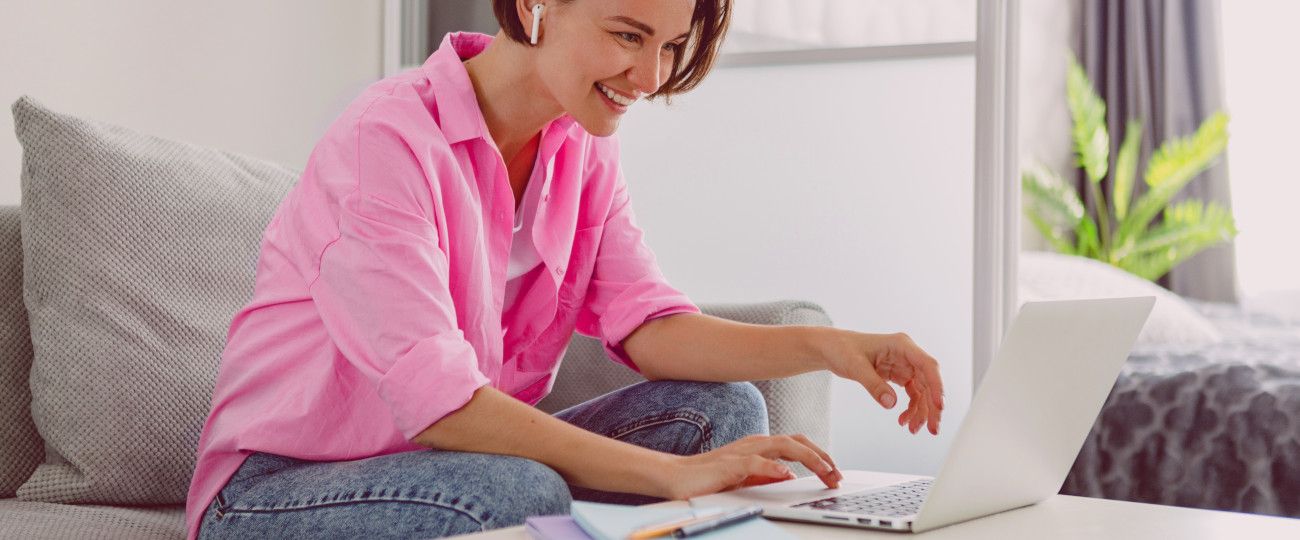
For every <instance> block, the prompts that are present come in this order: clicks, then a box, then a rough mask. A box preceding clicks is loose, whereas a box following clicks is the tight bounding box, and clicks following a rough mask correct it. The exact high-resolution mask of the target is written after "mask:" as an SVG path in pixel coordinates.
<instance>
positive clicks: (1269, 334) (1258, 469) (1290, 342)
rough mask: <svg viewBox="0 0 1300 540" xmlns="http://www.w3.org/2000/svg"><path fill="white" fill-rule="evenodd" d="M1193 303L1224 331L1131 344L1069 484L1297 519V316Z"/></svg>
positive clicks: (1076, 489) (1077, 489) (1084, 490)
mask: <svg viewBox="0 0 1300 540" xmlns="http://www.w3.org/2000/svg"><path fill="white" fill-rule="evenodd" d="M1188 302H1189V303H1190V304H1192V306H1193V307H1195V308H1196V310H1197V311H1199V312H1200V313H1201V314H1202V315H1205V316H1206V317H1207V318H1209V319H1210V320H1211V321H1212V322H1213V323H1214V324H1215V326H1217V327H1218V328H1219V329H1220V330H1221V331H1222V333H1223V334H1224V337H1225V339H1224V340H1223V341H1222V342H1220V343H1216V344H1213V345H1208V346H1200V347H1195V348H1190V347H1178V346H1172V345H1161V346H1149V347H1145V348H1142V349H1135V350H1134V351H1133V352H1132V353H1131V354H1130V356H1129V361H1128V363H1127V364H1126V366H1125V367H1124V370H1123V372H1122V373H1121V374H1120V377H1119V380H1118V382H1116V384H1115V388H1114V389H1113V390H1112V391H1111V394H1110V397H1109V398H1107V401H1106V405H1105V406H1104V407H1103V408H1102V411H1101V414H1100V416H1099V418H1098V419H1097V423H1096V424H1095V425H1094V426H1093V429H1092V432H1091V433H1090V434H1089V435H1088V439H1087V442H1085V443H1084V446H1083V450H1082V451H1081V452H1080V454H1079V457H1078V459H1077V461H1075V463H1074V467H1073V468H1072V469H1071V471H1070V474H1069V476H1068V477H1067V478H1066V480H1065V485H1064V487H1063V488H1062V490H1061V493H1065V494H1069V495H1083V496H1089V497H1104V498H1107V499H1119V500H1128V501H1137V502H1146V503H1156V504H1168V505H1175V506H1185V507H1193V508H1207V509H1215V510H1230V511H1237V512H1250V513H1256V514H1269V515H1277V516H1288V517H1300V320H1296V319H1288V318H1285V317H1283V316H1278V315H1270V314H1266V313H1261V312H1250V311H1247V310H1244V309H1242V308H1240V307H1238V306H1236V305H1234V304H1220V303H1208V302H1197V301H1194V300H1189V301H1188Z"/></svg>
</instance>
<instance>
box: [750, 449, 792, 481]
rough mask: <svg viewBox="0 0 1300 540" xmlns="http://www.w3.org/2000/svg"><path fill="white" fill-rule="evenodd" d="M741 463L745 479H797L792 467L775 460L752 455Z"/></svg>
mask: <svg viewBox="0 0 1300 540" xmlns="http://www.w3.org/2000/svg"><path fill="white" fill-rule="evenodd" d="M741 462H742V463H743V466H744V474H743V475H741V476H742V477H745V478H749V477H760V478H767V479H773V480H774V481H781V480H788V479H791V478H794V477H795V476H794V471H791V470H790V467H787V466H786V465H785V464H784V463H781V462H780V461H777V460H775V459H768V458H765V457H763V456H759V455H751V456H749V457H748V458H747V459H743V460H741Z"/></svg>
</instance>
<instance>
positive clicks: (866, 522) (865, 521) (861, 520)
mask: <svg viewBox="0 0 1300 540" xmlns="http://www.w3.org/2000/svg"><path fill="white" fill-rule="evenodd" d="M858 523H861V524H863V525H870V524H871V518H858Z"/></svg>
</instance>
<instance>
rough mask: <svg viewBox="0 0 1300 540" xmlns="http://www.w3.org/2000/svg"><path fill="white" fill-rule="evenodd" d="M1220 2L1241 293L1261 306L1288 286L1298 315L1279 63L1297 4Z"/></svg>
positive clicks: (1296, 126) (1296, 115)
mask: <svg viewBox="0 0 1300 540" xmlns="http://www.w3.org/2000/svg"><path fill="white" fill-rule="evenodd" d="M1261 7H1263V6H1261V5H1260V3H1259V2H1222V4H1221V9H1222V13H1223V25H1222V33H1223V36H1222V37H1223V53H1224V57H1223V65H1224V91H1225V93H1226V95H1227V110H1228V114H1229V115H1230V116H1231V120H1230V121H1229V123H1228V131H1229V133H1230V137H1229V139H1228V152H1227V154H1228V172H1229V179H1228V181H1229V184H1230V185H1231V187H1232V210H1233V211H1232V213H1233V216H1235V217H1236V220H1237V229H1238V230H1239V231H1240V232H1239V233H1238V234H1237V238H1236V252H1237V275H1238V283H1239V284H1240V286H1241V293H1242V297H1243V299H1246V300H1249V301H1252V303H1262V304H1267V303H1268V302H1269V301H1271V300H1273V299H1274V298H1277V297H1278V295H1277V294H1276V292H1277V291H1292V296H1291V300H1290V302H1291V304H1290V306H1289V309H1290V310H1291V312H1292V313H1294V314H1296V315H1297V316H1300V294H1296V293H1300V243H1297V242H1296V238H1295V235H1296V231H1300V212H1296V204H1297V203H1296V201H1300V172H1297V171H1296V166H1295V157H1294V156H1295V149H1296V148H1297V147H1300V101H1297V100H1296V96H1297V95H1300V75H1297V73H1296V71H1295V70H1294V69H1292V68H1287V67H1285V66H1286V65H1288V63H1289V60H1280V59H1282V58H1286V57H1289V56H1290V54H1288V52H1289V51H1294V50H1295V36H1294V34H1292V32H1294V31H1295V28H1294V27H1295V21H1296V20H1300V4H1296V3H1293V2H1268V3H1267V9H1260V8H1261Z"/></svg>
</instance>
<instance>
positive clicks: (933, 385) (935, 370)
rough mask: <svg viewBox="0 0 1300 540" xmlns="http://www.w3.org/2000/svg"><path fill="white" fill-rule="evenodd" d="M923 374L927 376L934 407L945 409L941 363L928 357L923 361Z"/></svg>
mask: <svg viewBox="0 0 1300 540" xmlns="http://www.w3.org/2000/svg"><path fill="white" fill-rule="evenodd" d="M921 374H922V375H924V376H925V382H926V384H927V385H928V386H929V387H930V398H931V399H932V401H933V402H934V406H935V407H936V408H939V409H943V377H941V376H940V375H939V362H938V361H937V360H935V359H934V358H933V357H931V356H930V355H926V356H925V360H922V361H921Z"/></svg>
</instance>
